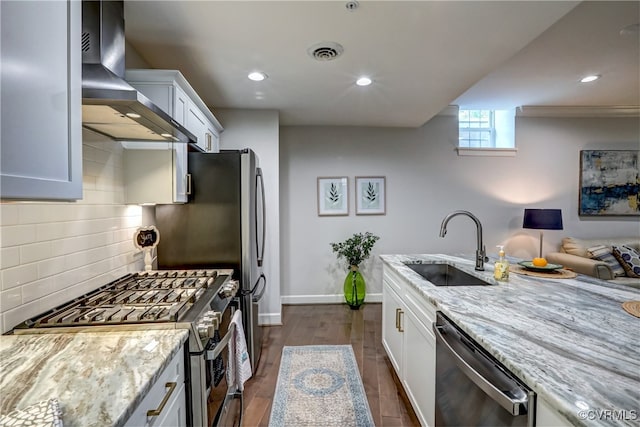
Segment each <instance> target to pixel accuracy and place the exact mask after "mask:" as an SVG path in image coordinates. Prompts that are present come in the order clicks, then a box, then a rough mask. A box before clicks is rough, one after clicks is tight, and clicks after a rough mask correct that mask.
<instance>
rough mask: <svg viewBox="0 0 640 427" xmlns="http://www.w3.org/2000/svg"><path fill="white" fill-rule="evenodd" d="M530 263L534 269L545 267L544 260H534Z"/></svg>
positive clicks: (545, 262)
mask: <svg viewBox="0 0 640 427" xmlns="http://www.w3.org/2000/svg"><path fill="white" fill-rule="evenodd" d="M531 262H532V264H533V265H535V266H536V267H544V266H545V265H547V260H546V259H544V258H534V259H533V260H532V261H531Z"/></svg>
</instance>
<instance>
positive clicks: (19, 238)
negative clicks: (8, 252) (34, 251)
mask: <svg viewBox="0 0 640 427" xmlns="http://www.w3.org/2000/svg"><path fill="white" fill-rule="evenodd" d="M35 241H36V226H35V225H9V226H7V227H2V234H1V235H0V245H2V247H3V248H8V247H10V246H19V245H25V244H28V243H35Z"/></svg>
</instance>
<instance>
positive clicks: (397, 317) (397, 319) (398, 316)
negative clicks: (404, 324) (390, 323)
mask: <svg viewBox="0 0 640 427" xmlns="http://www.w3.org/2000/svg"><path fill="white" fill-rule="evenodd" d="M400 311H401V310H400V309H399V308H396V329H397V330H400Z"/></svg>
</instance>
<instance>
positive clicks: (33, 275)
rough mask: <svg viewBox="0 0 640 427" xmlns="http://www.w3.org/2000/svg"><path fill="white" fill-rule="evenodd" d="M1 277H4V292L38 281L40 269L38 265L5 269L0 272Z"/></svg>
mask: <svg viewBox="0 0 640 427" xmlns="http://www.w3.org/2000/svg"><path fill="white" fill-rule="evenodd" d="M0 277H2V290H3V291H4V290H7V289H11V288H15V287H16V286H21V285H25V284H27V283H29V282H33V281H34V280H36V279H37V278H38V268H37V267H36V264H26V265H20V266H18V267H11V268H7V269H3V270H2V272H0Z"/></svg>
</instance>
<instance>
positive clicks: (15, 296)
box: [0, 288, 22, 311]
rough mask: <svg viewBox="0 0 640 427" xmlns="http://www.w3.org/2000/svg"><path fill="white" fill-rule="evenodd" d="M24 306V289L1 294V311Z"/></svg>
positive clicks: (14, 289) (10, 290)
mask: <svg viewBox="0 0 640 427" xmlns="http://www.w3.org/2000/svg"><path fill="white" fill-rule="evenodd" d="M20 304H22V288H13V289H9V290H8V291H2V292H0V311H7V310H11V309H12V308H15V307H18V306H19V305H20Z"/></svg>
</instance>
